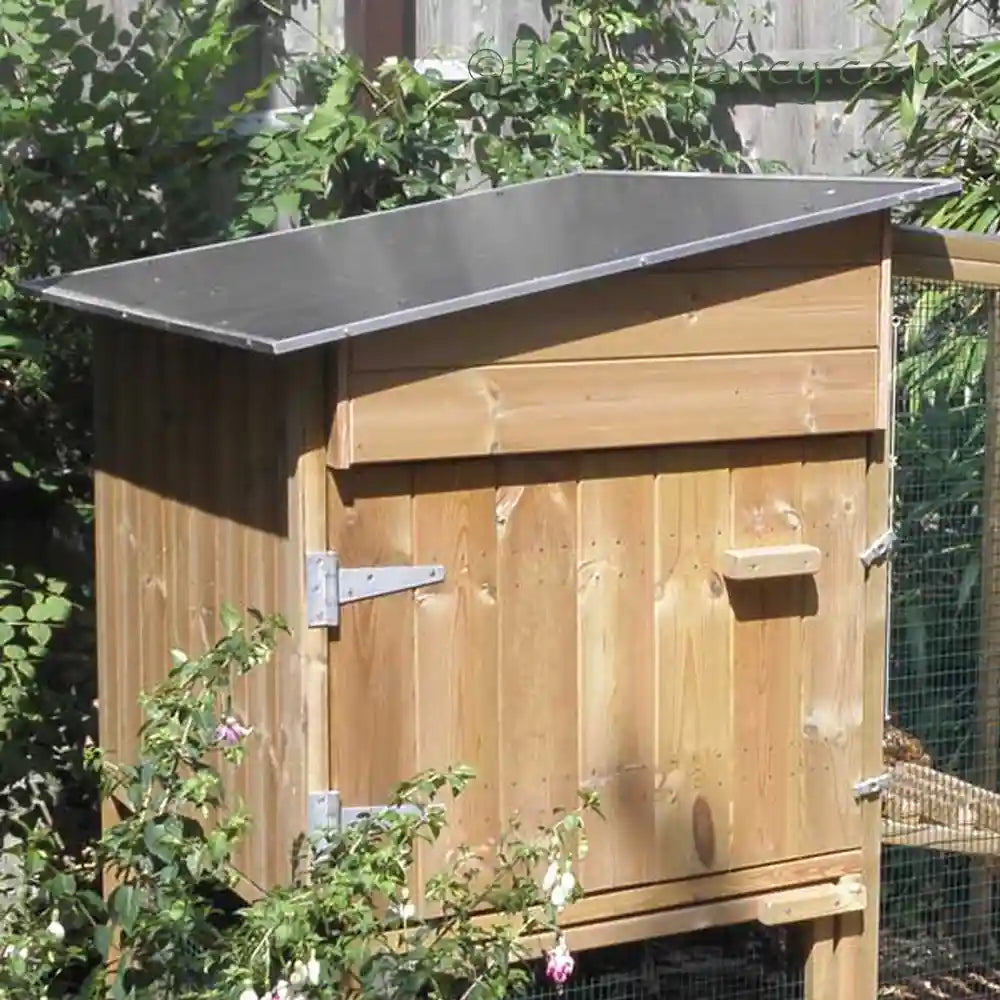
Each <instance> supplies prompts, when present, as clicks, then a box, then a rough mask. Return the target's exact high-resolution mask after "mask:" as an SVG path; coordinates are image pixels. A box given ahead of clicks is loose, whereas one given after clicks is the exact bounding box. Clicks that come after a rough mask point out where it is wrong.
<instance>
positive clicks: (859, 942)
mask: <svg viewBox="0 0 1000 1000" xmlns="http://www.w3.org/2000/svg"><path fill="white" fill-rule="evenodd" d="M887 437H888V435H887V434H885V433H881V434H872V435H870V436H869V438H868V466H867V475H866V478H867V483H866V486H867V490H866V493H867V495H866V507H867V522H868V525H867V532H868V541H869V543H870V542H871V541H873V540H874V539H876V538H878V537H879V536H880V535H881V534H882V533H883V532H885V531H887V530H888V528H889V526H890V510H891V507H890V502H891V496H892V494H891V492H890V490H891V485H890V483H891V480H890V463H889V455H888V454H887V450H886V445H887V443H888V442H887ZM887 566H888V564H887V563H886V562H883V563H881V564H879V565H876V566H872V567H871V568H870V569H868V570H867V573H866V583H865V646H864V723H863V735H862V750H861V774H860V776H859V777H865V776H870V775H876V774H881V773H882V770H883V762H882V729H883V723H884V716H885V683H884V682H885V665H886V656H887V655H888V610H889V606H888V602H889V574H888V569H887ZM858 809H859V810H860V813H861V823H862V850H863V875H864V881H865V888H866V890H867V895H868V901H867V905H866V907H865V911H864V913H863V914H850V915H847V916H844V917H839V918H838V925H837V926H838V929H837V934H838V939H839V940H840V943H839V944H838V951H840V949H843V951H841V953H840V958H839V961H841V962H842V963H843V964H842V966H841V969H840V973H839V974H840V976H841V978H842V980H843V981H844V982H846V983H848V984H850V986H851V987H852V988H853V995H854V996H857V997H874V996H875V995H876V994H877V991H878V971H879V970H878V964H879V963H878V951H879V948H878V940H879V899H880V876H881V845H882V803H881V801H880V799H878V798H871V799H867V800H864V801H862V802H860V803H859V805H858ZM843 995H844V996H845V1000H846V996H847V995H848V992H846V991H845V992H844V993H843Z"/></svg>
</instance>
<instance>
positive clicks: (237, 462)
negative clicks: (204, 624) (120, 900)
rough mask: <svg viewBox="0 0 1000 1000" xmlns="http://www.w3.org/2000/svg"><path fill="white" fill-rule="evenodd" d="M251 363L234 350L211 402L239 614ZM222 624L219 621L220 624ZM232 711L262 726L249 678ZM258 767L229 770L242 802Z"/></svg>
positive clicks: (219, 556) (222, 543)
mask: <svg viewBox="0 0 1000 1000" xmlns="http://www.w3.org/2000/svg"><path fill="white" fill-rule="evenodd" d="M248 379H249V366H248V364H247V357H246V355H245V354H244V352H242V351H233V352H232V356H231V357H230V358H229V359H228V361H227V364H226V366H225V369H224V371H223V372H222V373H220V380H219V388H218V396H217V398H216V399H215V400H214V401H213V402H214V405H215V407H216V419H215V420H214V421H213V427H212V429H213V432H214V433H213V434H212V438H213V444H214V448H215V455H216V459H215V469H216V473H217V477H218V481H219V482H220V484H223V495H224V496H225V498H226V500H227V501H228V502H227V503H223V504H222V505H221V506H220V510H219V515H218V519H217V524H216V546H215V575H216V581H217V584H216V585H217V593H218V598H219V604H220V607H221V605H222V604H231V605H232V606H233V607H234V608H236V609H237V610H238V611H240V612H241V613H245V612H246V605H247V592H246V590H247V588H246V574H245V570H244V566H245V559H246V547H247V543H248V541H249V539H248V535H249V533H250V530H251V529H248V528H244V527H243V525H244V524H245V523H246V521H247V520H248V517H249V499H250V497H249V493H248V491H246V490H245V489H237V488H236V487H237V485H238V484H241V483H242V481H243V478H244V477H243V475H242V472H241V470H245V469H246V467H247V464H248V462H249V460H250V455H251V454H252V453H253V452H252V449H251V447H250V444H249V435H248V434H247V429H248V424H247V420H248V415H249V408H250V398H249V397H250V392H251V387H250V385H249V383H248ZM217 627H218V625H217V624H216V628H217ZM232 694H233V710H234V711H235V712H236V713H237V715H239V716H240V717H241V718H242V719H243V720H244V721H249V722H250V723H251V724H252V725H256V726H259V725H260V720H255V719H254V718H253V714H252V712H251V710H250V706H249V692H248V680H247V678H239V679H238V680H237V681H236V683H235V684H234V686H233V692H232ZM257 770H258V769H257V768H249V767H241V768H239V769H237V770H236V771H235V773H232V772H230V773H228V774H227V778H228V780H229V782H230V784H229V786H228V787H229V788H230V789H231V791H232V793H233V794H234V795H236V796H238V797H239V798H240V799H241V800H242V801H243V802H244V803H246V802H249V801H250V799H251V787H252V786H253V785H254V784H255V783H256V782H258V781H259V780H260V778H259V776H258V775H257ZM259 864H260V859H256V860H255V861H253V862H251V863H249V864H248V868H250V869H251V870H260V869H259Z"/></svg>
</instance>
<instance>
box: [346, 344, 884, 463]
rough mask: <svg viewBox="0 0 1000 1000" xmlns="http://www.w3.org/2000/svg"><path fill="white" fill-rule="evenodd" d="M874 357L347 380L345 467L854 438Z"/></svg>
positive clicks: (763, 358) (851, 354) (762, 358)
mask: <svg viewBox="0 0 1000 1000" xmlns="http://www.w3.org/2000/svg"><path fill="white" fill-rule="evenodd" d="M877 366H878V353H877V350H876V349H874V348H872V349H866V350H857V351H830V352H824V353H816V354H798V353H793V354H770V355H739V356H719V357H709V358H669V359H657V360H645V361H618V362H614V361H609V362H581V363H566V364H548V363H546V364H538V365H530V366H526V365H495V366H490V367H488V368H480V369H467V370H461V371H455V372H447V373H442V374H436V375H430V374H429V373H428V375H427V377H424V378H421V379H420V380H418V381H412V379H411V376H410V375H408V374H407V373H406V372H378V373H374V372H370V373H365V374H360V373H359V374H356V375H352V378H351V385H350V391H351V393H352V397H353V399H352V403H351V423H352V434H353V445H354V453H353V456H352V458H353V462H354V463H359V464H360V463H368V462H390V461H407V460H413V459H425V458H448V457H462V456H476V455H491V454H494V455H495V454H520V453H531V452H548V451H569V450H578V449H585V448H615V447H634V446H642V445H655V444H672V443H681V442H692V443H693V442H708V441H723V440H734V439H743V440H745V439H748V438H771V437H786V436H797V435H803V434H809V435H812V434H836V433H842V432H845V431H863V430H868V429H869V428H871V427H872V426H873V423H874V420H875V396H876V394H875V384H876V378H877Z"/></svg>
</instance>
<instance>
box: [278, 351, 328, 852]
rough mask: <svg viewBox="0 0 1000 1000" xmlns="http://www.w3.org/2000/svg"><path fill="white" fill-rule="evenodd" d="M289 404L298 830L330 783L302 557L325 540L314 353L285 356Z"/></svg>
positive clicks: (322, 636) (320, 372) (320, 664)
mask: <svg viewBox="0 0 1000 1000" xmlns="http://www.w3.org/2000/svg"><path fill="white" fill-rule="evenodd" d="M282 360H283V362H284V363H285V364H286V366H287V367H286V372H285V376H286V379H287V385H288V390H289V391H288V398H287V406H288V407H289V420H288V424H287V427H288V448H289V461H290V475H289V480H288V513H289V518H288V538H289V558H288V562H287V572H288V575H289V584H288V588H287V600H288V609H287V611H286V612H285V613H286V615H288V616H290V617H291V621H290V622H289V624H290V626H291V628H292V633H293V636H292V638H293V642H294V643H295V649H294V653H293V662H294V663H295V666H296V669H297V672H298V674H299V678H300V679H299V684H300V689H299V699H298V704H299V706H300V718H299V719H292V718H290V719H288V720H286V721H287V724H288V725H289V727H295V728H296V729H297V730H298V731H299V732H302V733H303V738H304V745H303V753H304V760H303V762H302V771H301V773H302V779H303V782H304V788H303V789H302V796H301V800H300V801H299V802H297V803H296V811H297V819H298V824H297V825H298V830H297V834H301V833H302V832H304V831H307V830H308V826H309V799H310V795H311V793H312V792H313V791H314V790H315V789H317V788H326V787H327V785H328V783H329V739H330V735H329V715H328V712H327V690H328V685H329V680H328V648H329V647H328V637H327V634H326V629H324V628H315V627H312V625H311V623H310V621H309V614H308V607H309V592H308V580H307V578H306V572H305V568H304V567H305V562H306V557H307V553H309V552H312V551H316V550H319V549H322V548H323V547H324V545H325V543H326V469H327V462H326V459H327V426H328V414H329V412H330V407H331V405H332V403H331V395H330V387H329V384H328V377H327V376H328V372H327V370H326V367H325V366H324V365H322V364H319V363H318V362H317V358H316V352H315V351H304V352H302V353H301V354H295V355H292V356H291V357H289V358H287V359H282Z"/></svg>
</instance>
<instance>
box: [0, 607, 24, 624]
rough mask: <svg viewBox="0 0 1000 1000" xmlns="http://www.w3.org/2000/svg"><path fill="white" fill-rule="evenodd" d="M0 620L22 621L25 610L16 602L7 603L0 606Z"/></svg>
mask: <svg viewBox="0 0 1000 1000" xmlns="http://www.w3.org/2000/svg"><path fill="white" fill-rule="evenodd" d="M0 621H3V622H20V621H24V611H23V610H22V609H21V608H19V607H17V605H15V604H5V605H4V606H3V607H2V608H0Z"/></svg>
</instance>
